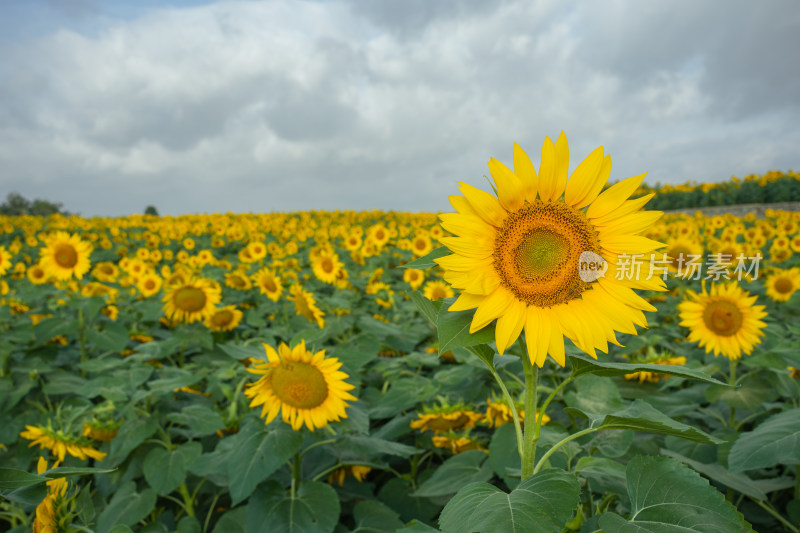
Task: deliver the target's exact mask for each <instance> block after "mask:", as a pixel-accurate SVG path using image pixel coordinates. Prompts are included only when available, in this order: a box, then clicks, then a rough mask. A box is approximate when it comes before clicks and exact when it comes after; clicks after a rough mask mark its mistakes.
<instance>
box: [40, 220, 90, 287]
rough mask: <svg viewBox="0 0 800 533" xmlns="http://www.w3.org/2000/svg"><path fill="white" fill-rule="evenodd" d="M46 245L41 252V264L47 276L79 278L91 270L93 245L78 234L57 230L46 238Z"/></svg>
mask: <svg viewBox="0 0 800 533" xmlns="http://www.w3.org/2000/svg"><path fill="white" fill-rule="evenodd" d="M45 243H46V246H45V247H44V248H42V249H41V251H40V252H39V265H40V266H41V267H42V268H43V269H44V271H45V272H46V274H47V276H52V277H54V278H56V279H57V280H67V279H70V278H72V277H73V276H75V277H76V278H78V279H81V278H83V275H84V274H86V273H87V272H88V271H89V267H90V264H91V263H90V262H89V256H90V255H91V254H92V248H93V247H92V245H91V244H90V243H88V242H86V241H84V240H81V238H80V237H78V235H76V234H72V235H70V234H69V233H67V232H66V231H57V232H55V233H53V234H52V235H49V236H48V237H47V238H46V239H45Z"/></svg>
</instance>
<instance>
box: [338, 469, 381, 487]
mask: <svg viewBox="0 0 800 533" xmlns="http://www.w3.org/2000/svg"><path fill="white" fill-rule="evenodd" d="M370 472H372V468H371V467H369V466H363V465H342V466H340V467H339V468H337V469H336V470H334V471H333V472H331V475H329V476H328V483H330V484H331V485H333V483H334V481H335V482H337V483H339V486H340V487H341V486H342V485H344V480H345V478H348V477H354V478H356V481H358V482H359V483H361V482H362V481H364V478H365V477H367V474H369V473H370Z"/></svg>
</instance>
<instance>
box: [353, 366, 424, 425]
mask: <svg viewBox="0 0 800 533" xmlns="http://www.w3.org/2000/svg"><path fill="white" fill-rule="evenodd" d="M435 392H436V386H435V385H434V383H432V382H431V380H429V379H425V378H423V377H416V376H415V377H410V378H401V379H397V380H395V381H393V382H392V385H391V387H389V391H388V392H387V393H386V394H385V395H384V396H383V397H382V398H381V399H380V403H379V404H378V405H376V406H374V407H373V408H371V409H370V410H369V416H370V418H373V419H376V418H389V417H392V416H395V415H396V414H398V413H400V412H401V411H404V410H406V409H411V408H413V407H415V406H416V405H418V404H420V403H424V402H426V401H428V400H429V399H431V398H432V397H433V395H434V394H435Z"/></svg>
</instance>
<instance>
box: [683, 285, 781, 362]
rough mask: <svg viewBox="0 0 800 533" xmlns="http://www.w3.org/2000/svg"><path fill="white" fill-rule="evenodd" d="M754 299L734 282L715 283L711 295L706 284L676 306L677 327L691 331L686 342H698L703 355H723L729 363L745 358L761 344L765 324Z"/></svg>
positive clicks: (762, 307)
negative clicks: (679, 319) (678, 319)
mask: <svg viewBox="0 0 800 533" xmlns="http://www.w3.org/2000/svg"><path fill="white" fill-rule="evenodd" d="M755 302H756V297H755V296H750V293H748V292H746V291H744V290H743V289H742V288H741V287H739V285H738V284H737V283H736V282H732V283H727V284H715V285H713V286H712V287H711V291H710V292H706V290H705V285H704V286H703V290H702V292H700V293H699V294H698V293H696V292H694V291H687V295H686V299H684V301H683V302H681V303H680V304H678V311H679V313H680V318H681V322H680V325H681V326H684V327H687V328H689V329H690V330H691V332H690V333H689V341H691V342H699V343H700V346H702V347H704V348H705V349H706V353H709V352H711V351H712V350H713V351H714V356H717V355H719V354H722V355H724V356H725V357H727V358H728V359H730V360H736V359H739V358H740V357H742V352H744V353H745V354H747V355H750V353H751V352H752V351H753V347H754V346H755V345H756V344H758V343H760V342H761V337H763V336H764V332H763V331H761V330H762V329H764V328H765V327H766V326H767V324H766V323H764V322H763V321H762V320H761V319H762V318H764V317H766V316H767V313H766V312H765V311H764V306H763V305H754V304H755Z"/></svg>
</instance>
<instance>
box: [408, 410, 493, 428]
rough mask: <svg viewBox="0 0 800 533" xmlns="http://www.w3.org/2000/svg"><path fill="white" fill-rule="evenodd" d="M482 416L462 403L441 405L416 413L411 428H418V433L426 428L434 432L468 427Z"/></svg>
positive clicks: (473, 424)
mask: <svg viewBox="0 0 800 533" xmlns="http://www.w3.org/2000/svg"><path fill="white" fill-rule="evenodd" d="M482 418H483V415H482V414H480V413H476V412H475V411H472V410H471V409H466V408H464V406H462V405H443V406H439V407H434V408H430V409H426V410H425V411H424V412H422V413H419V414H417V419H416V420H412V421H411V423H410V424H409V426H410V427H411V429H418V430H419V431H420V433H424V432H426V431H428V430H431V431H433V432H434V433H443V432H445V431H451V430H459V429H469V428H471V427H473V426H475V423H476V422H478V421H479V420H481V419H482Z"/></svg>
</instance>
